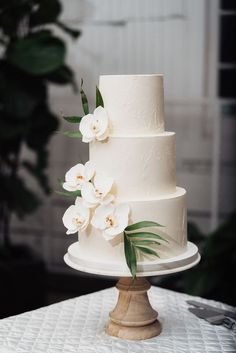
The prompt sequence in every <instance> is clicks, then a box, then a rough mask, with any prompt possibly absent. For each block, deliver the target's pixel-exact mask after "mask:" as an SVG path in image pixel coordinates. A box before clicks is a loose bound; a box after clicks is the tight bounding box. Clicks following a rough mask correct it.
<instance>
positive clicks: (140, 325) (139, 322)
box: [106, 277, 161, 340]
mask: <svg viewBox="0 0 236 353" xmlns="http://www.w3.org/2000/svg"><path fill="white" fill-rule="evenodd" d="M116 288H117V289H118V290H119V298H118V302H117V304H116V307H115V309H114V310H113V311H111V312H110V315H109V316H110V321H109V323H108V325H107V328H106V333H107V334H108V335H110V336H115V337H119V338H123V339H128V340H145V339H147V338H151V337H155V336H158V335H159V334H160V333H161V324H160V322H159V321H158V320H157V315H158V314H157V312H156V311H155V310H154V309H153V308H152V307H151V305H150V302H149V299H148V295H147V291H148V289H149V288H150V284H149V282H148V281H147V280H146V279H145V278H137V279H135V280H133V279H132V278H130V277H124V278H121V279H120V280H119V281H118V283H117V285H116Z"/></svg>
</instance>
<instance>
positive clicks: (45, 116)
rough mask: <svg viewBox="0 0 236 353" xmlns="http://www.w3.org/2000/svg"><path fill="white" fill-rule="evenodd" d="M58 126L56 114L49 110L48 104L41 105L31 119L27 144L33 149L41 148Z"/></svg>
mask: <svg viewBox="0 0 236 353" xmlns="http://www.w3.org/2000/svg"><path fill="white" fill-rule="evenodd" d="M57 127H58V119H57V118H56V116H55V115H53V114H52V113H51V112H50V111H49V110H48V107H47V106H46V105H41V106H39V107H38V108H37V109H36V110H35V111H34V116H33V118H32V119H31V121H30V125H29V133H28V134H27V136H26V143H27V145H28V146H29V147H30V148H32V149H33V150H36V151H37V150H41V149H42V148H43V147H44V146H45V145H46V144H47V143H48V141H49V138H50V137H51V134H52V133H53V132H54V131H55V130H56V129H57Z"/></svg>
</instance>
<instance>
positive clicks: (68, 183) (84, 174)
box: [62, 161, 95, 191]
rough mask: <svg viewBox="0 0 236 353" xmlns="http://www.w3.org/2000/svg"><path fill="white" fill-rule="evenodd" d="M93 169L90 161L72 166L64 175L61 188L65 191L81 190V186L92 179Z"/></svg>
mask: <svg viewBox="0 0 236 353" xmlns="http://www.w3.org/2000/svg"><path fill="white" fill-rule="evenodd" d="M94 173H95V170H94V168H93V166H92V164H91V162H89V161H88V162H87V163H85V165H83V164H81V163H79V164H76V165H75V166H74V167H72V168H71V169H70V170H68V172H67V173H66V175H65V182H64V183H63V185H62V186H63V188H64V189H65V190H67V191H76V190H81V186H82V185H83V184H84V183H85V182H88V181H89V180H91V179H92V177H93V176H94Z"/></svg>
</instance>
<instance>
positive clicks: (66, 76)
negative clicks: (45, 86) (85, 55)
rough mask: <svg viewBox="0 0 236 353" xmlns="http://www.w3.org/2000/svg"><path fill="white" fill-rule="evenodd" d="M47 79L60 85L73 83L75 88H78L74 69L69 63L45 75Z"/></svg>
mask: <svg viewBox="0 0 236 353" xmlns="http://www.w3.org/2000/svg"><path fill="white" fill-rule="evenodd" d="M45 79H47V80H48V81H50V82H52V83H56V84H59V85H66V84H72V86H73V87H74V88H77V87H76V83H75V80H74V74H73V71H72V70H71V69H70V68H69V67H68V66H67V65H62V66H60V67H59V68H58V69H56V70H55V71H53V72H50V73H49V74H48V75H47V76H45Z"/></svg>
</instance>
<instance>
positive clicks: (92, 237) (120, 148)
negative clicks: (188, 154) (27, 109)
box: [65, 74, 199, 275]
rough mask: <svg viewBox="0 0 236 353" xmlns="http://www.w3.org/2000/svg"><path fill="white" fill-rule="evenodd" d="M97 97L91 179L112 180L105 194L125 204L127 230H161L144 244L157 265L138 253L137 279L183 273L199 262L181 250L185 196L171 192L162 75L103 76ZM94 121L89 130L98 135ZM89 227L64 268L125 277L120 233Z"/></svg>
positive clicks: (171, 152) (172, 166)
mask: <svg viewBox="0 0 236 353" xmlns="http://www.w3.org/2000/svg"><path fill="white" fill-rule="evenodd" d="M99 90H100V92H101V96H102V98H103V102H104V109H105V111H106V114H107V116H108V119H109V133H107V134H106V136H104V139H95V140H93V141H92V142H90V143H89V161H90V162H89V163H91V165H92V166H93V168H94V170H95V171H96V173H97V174H99V175H105V176H107V177H109V178H112V180H113V183H112V187H111V190H110V194H113V195H115V203H116V204H119V205H120V204H121V205H123V204H125V205H128V207H129V219H128V224H134V223H136V222H141V221H144V220H149V221H153V222H157V223H158V224H160V225H162V227H159V228H158V234H159V235H160V236H161V237H162V238H163V239H165V241H162V240H160V242H159V244H153V245H151V248H152V249H154V250H156V251H157V252H158V255H159V258H157V257H153V256H152V255H148V254H141V255H140V254H139V256H138V265H137V274H138V275H142V273H144V274H148V273H151V272H152V271H154V272H155V271H158V270H159V271H163V270H165V269H170V268H171V267H173V268H175V264H176V266H178V264H180V266H187V267H188V266H190V265H189V264H190V263H191V264H192V263H194V262H197V261H198V260H199V259H198V251H197V248H196V247H195V246H194V245H193V244H191V243H187V233H186V191H185V189H183V188H181V187H178V186H176V173H175V170H176V153H175V133H174V132H167V131H165V121H164V92H163V75H156V74H154V75H104V76H100V81H99ZM94 121H95V123H94V125H93V126H92V129H94V131H97V130H96V129H97V125H96V119H95V120H94ZM86 142H88V141H86ZM95 191H96V190H95ZM96 192H97V191H96ZM84 194H86V193H85V192H84ZM82 196H83V189H82ZM111 202H113V203H114V200H111ZM90 209H91V207H90ZM95 212H96V211H95ZM98 215H99V213H98V212H97V216H98ZM90 217H91V216H90ZM106 221H107V222H113V221H114V220H113V219H112V220H111V218H109V217H107V218H106ZM96 224H97V223H96V222H90V223H89V224H88V225H86V227H85V229H81V230H80V231H79V241H78V242H76V243H75V244H73V245H72V246H71V247H70V248H69V250H68V254H67V255H66V258H65V260H66V262H67V263H69V265H70V266H72V267H75V268H77V269H81V270H84V271H87V272H93V273H104V274H116V273H117V275H130V273H129V269H128V267H127V264H126V260H125V253H124V235H123V233H122V232H121V233H120V234H118V235H116V236H115V237H112V238H110V239H107V238H105V237H104V236H103V230H101V229H99V227H94V225H96ZM155 231H156V229H155V227H154V228H149V232H155Z"/></svg>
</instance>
